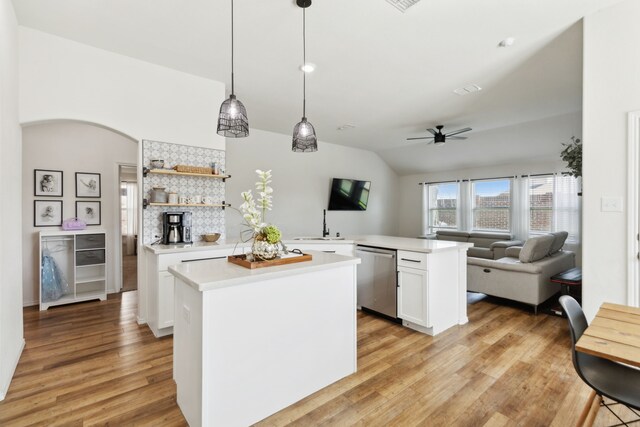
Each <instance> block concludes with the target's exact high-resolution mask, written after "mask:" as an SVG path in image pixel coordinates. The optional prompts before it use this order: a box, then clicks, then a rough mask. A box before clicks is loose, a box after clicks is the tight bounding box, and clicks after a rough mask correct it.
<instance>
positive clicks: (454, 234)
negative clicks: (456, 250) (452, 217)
mask: <svg viewBox="0 0 640 427" xmlns="http://www.w3.org/2000/svg"><path fill="white" fill-rule="evenodd" d="M436 240H448V241H450V242H467V241H468V240H469V233H467V232H466V231H456V230H438V231H436Z"/></svg>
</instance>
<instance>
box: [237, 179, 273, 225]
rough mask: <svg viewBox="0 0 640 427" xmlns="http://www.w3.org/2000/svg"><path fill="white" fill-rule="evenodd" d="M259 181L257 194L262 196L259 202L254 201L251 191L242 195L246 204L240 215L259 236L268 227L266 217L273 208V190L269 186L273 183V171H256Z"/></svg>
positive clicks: (241, 208) (242, 205)
mask: <svg viewBox="0 0 640 427" xmlns="http://www.w3.org/2000/svg"><path fill="white" fill-rule="evenodd" d="M256 173H257V174H258V178H259V180H258V181H257V182H256V192H257V194H258V195H259V196H260V197H259V198H258V200H257V203H256V200H255V199H254V197H253V194H252V193H251V190H248V191H244V192H242V193H241V195H242V200H244V202H243V203H242V204H241V205H240V208H239V209H240V213H241V214H242V218H244V220H245V223H246V225H247V226H248V227H249V228H250V229H251V230H252V231H253V233H255V234H258V233H261V232H262V229H263V228H264V227H266V226H267V223H266V222H265V217H266V214H267V211H270V210H271V209H272V207H273V203H272V196H271V194H273V188H271V187H270V186H269V184H270V183H271V171H270V170H268V171H262V170H260V169H258V170H256Z"/></svg>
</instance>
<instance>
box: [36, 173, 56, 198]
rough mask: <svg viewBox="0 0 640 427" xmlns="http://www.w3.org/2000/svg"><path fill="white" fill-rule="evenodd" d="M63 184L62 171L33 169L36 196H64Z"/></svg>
mask: <svg viewBox="0 0 640 427" xmlns="http://www.w3.org/2000/svg"><path fill="white" fill-rule="evenodd" d="M62 184H63V182H62V171H54V170H46V169H34V170H33V195H34V196H36V197H62V190H63V186H62Z"/></svg>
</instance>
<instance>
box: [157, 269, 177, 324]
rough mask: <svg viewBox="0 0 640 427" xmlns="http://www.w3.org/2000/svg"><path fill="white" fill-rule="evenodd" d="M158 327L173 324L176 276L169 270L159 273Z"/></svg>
mask: <svg viewBox="0 0 640 427" xmlns="http://www.w3.org/2000/svg"><path fill="white" fill-rule="evenodd" d="M158 278H159V280H158V328H160V329H161V328H167V327H169V326H173V298H174V297H173V290H174V279H175V278H174V277H173V274H171V273H169V272H168V271H161V272H160V273H158Z"/></svg>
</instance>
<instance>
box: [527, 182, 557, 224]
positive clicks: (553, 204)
mask: <svg viewBox="0 0 640 427" xmlns="http://www.w3.org/2000/svg"><path fill="white" fill-rule="evenodd" d="M536 178H552V179H553V181H552V186H553V189H552V194H553V197H554V199H552V202H551V208H550V210H551V229H550V230H549V231H537V230H535V231H534V230H531V211H532V210H533V208H532V207H531V182H528V183H527V195H526V198H527V200H526V201H523V202H526V204H527V216H528V224H529V227H528V232H529V233H528V234H529V236H530V237H535V236H542V235H545V234H549V233H553V231H554V230H555V226H556V224H555V221H556V216H555V212H554V211H555V208H556V207H555V203H554V201H553V200H555V197H556V180H555V174H552V173H551V174H545V175H536V176H530V177H529V180H531V179H536Z"/></svg>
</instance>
